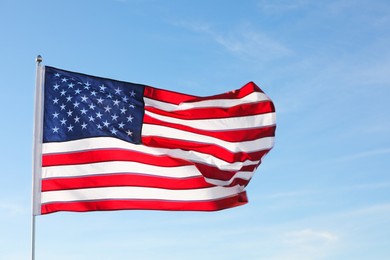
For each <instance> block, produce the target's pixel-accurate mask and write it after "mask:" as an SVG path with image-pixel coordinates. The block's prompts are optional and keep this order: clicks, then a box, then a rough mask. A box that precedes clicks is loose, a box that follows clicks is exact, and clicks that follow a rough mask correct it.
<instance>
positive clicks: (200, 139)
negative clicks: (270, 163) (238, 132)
mask: <svg viewBox="0 0 390 260" xmlns="http://www.w3.org/2000/svg"><path fill="white" fill-rule="evenodd" d="M142 136H160V137H166V138H171V139H180V140H185V141H190V142H197V143H202V144H205V143H207V144H213V145H214V144H215V145H218V146H221V147H223V148H225V149H227V150H229V151H231V152H233V153H236V152H254V151H261V150H266V149H271V148H272V147H273V145H274V137H263V138H260V139H257V140H253V141H245V142H227V141H224V140H221V139H218V138H215V137H211V136H206V135H201V134H196V133H191V132H187V131H183V130H179V129H176V128H170V127H166V126H159V125H149V124H144V125H143V127H142ZM195 146H196V144H195Z"/></svg>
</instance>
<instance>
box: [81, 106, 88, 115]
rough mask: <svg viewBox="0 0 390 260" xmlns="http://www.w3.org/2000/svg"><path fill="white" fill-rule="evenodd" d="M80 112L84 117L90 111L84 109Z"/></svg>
mask: <svg viewBox="0 0 390 260" xmlns="http://www.w3.org/2000/svg"><path fill="white" fill-rule="evenodd" d="M80 112H81V114H82V115H85V114H87V112H88V110H86V109H85V108H83V109H81V110H80Z"/></svg>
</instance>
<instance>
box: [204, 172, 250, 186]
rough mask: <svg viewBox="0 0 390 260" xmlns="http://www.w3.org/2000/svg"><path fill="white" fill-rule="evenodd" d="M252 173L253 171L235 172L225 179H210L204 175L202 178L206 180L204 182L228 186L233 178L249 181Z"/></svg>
mask: <svg viewBox="0 0 390 260" xmlns="http://www.w3.org/2000/svg"><path fill="white" fill-rule="evenodd" d="M254 173H255V172H254V171H253V172H237V173H236V174H234V175H233V176H232V178H230V180H226V181H223V180H217V179H210V178H206V177H205V178H204V179H205V180H206V182H208V183H210V184H213V185H217V186H228V185H230V184H232V182H233V181H234V180H235V179H243V180H246V181H249V180H250V179H251V178H252V177H253V174H254Z"/></svg>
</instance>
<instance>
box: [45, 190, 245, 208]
mask: <svg viewBox="0 0 390 260" xmlns="http://www.w3.org/2000/svg"><path fill="white" fill-rule="evenodd" d="M242 191H243V187H242V186H239V185H237V186H233V187H211V188H204V189H194V190H166V189H158V188H144V187H108V188H107V187H104V188H90V189H74V190H61V191H47V192H42V198H41V201H42V204H45V203H50V202H70V201H91V200H109V199H125V200H126V199H151V200H174V201H204V200H215V199H221V198H226V197H230V196H234V195H236V194H238V193H240V192H242Z"/></svg>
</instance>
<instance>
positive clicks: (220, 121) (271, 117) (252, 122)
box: [145, 110, 276, 131]
mask: <svg viewBox="0 0 390 260" xmlns="http://www.w3.org/2000/svg"><path fill="white" fill-rule="evenodd" d="M145 114H147V115H148V116H151V117H153V118H156V119H158V120H161V121H165V122H169V123H174V124H180V125H185V126H189V127H192V128H197V129H202V130H210V131H213V130H214V131H217V130H235V129H237V130H238V129H246V128H257V127H261V126H271V125H275V123H276V115H275V112H273V113H266V114H261V115H253V116H241V117H229V118H215V119H192V120H191V119H188V120H185V119H178V118H173V117H168V116H162V115H158V114H155V113H153V112H150V111H147V110H145Z"/></svg>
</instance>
